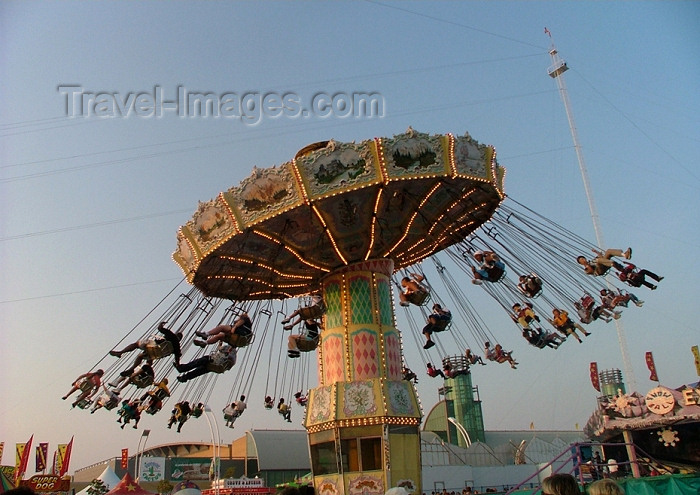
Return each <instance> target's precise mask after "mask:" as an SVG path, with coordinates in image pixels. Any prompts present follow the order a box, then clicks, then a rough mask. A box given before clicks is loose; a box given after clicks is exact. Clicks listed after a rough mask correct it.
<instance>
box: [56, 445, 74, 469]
mask: <svg viewBox="0 0 700 495" xmlns="http://www.w3.org/2000/svg"><path fill="white" fill-rule="evenodd" d="M71 450H73V437H70V442H68V445H65V449H64V451H63V458H62V459H61V469H59V470H58V473H57V474H58V476H59V477H63V476H64V475H65V474H66V473H67V472H68V466H70V453H71Z"/></svg>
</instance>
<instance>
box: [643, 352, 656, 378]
mask: <svg viewBox="0 0 700 495" xmlns="http://www.w3.org/2000/svg"><path fill="white" fill-rule="evenodd" d="M646 359H647V368H649V372H650V373H651V374H650V375H649V380H651V381H654V382H658V381H659V377H658V375H657V374H656V365H655V364H654V356H653V355H652V354H651V351H647V354H646Z"/></svg>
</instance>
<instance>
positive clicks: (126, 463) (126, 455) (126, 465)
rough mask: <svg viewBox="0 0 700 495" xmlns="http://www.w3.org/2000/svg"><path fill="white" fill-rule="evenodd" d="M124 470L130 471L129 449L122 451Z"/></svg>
mask: <svg viewBox="0 0 700 495" xmlns="http://www.w3.org/2000/svg"><path fill="white" fill-rule="evenodd" d="M122 469H129V449H122Z"/></svg>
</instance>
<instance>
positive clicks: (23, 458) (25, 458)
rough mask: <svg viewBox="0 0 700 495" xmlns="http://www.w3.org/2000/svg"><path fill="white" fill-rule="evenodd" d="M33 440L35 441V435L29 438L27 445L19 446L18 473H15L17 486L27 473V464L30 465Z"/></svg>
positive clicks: (21, 444)
mask: <svg viewBox="0 0 700 495" xmlns="http://www.w3.org/2000/svg"><path fill="white" fill-rule="evenodd" d="M32 440H34V435H32V436H31V437H29V441H28V442H27V443H18V444H17V460H18V461H19V462H18V463H17V471H15V477H16V478H15V485H16V484H18V483H17V482H18V481H19V480H21V479H22V477H23V476H24V473H25V472H26V471H27V464H29V453H30V452H31V451H32Z"/></svg>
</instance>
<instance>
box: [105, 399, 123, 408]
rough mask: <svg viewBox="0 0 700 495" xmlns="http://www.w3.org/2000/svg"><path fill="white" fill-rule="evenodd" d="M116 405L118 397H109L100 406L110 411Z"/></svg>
mask: <svg viewBox="0 0 700 495" xmlns="http://www.w3.org/2000/svg"><path fill="white" fill-rule="evenodd" d="M118 405H119V399H117V400H111V399H110V400H108V401H107V402H106V403H105V405H104V406H102V407H104V408H105V409H107V410H108V411H111V410H112V409H114V408H115V407H117V406H118Z"/></svg>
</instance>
